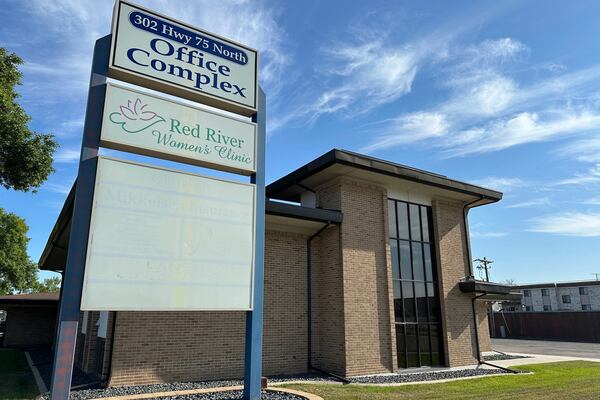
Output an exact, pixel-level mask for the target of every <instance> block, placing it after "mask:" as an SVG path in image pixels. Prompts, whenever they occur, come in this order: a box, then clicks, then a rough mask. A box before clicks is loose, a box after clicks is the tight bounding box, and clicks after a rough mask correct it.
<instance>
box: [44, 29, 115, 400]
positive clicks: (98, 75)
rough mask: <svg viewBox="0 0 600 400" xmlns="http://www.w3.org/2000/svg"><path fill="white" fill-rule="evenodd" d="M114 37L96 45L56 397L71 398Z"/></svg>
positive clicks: (66, 277)
mask: <svg viewBox="0 0 600 400" xmlns="http://www.w3.org/2000/svg"><path fill="white" fill-rule="evenodd" d="M110 39H111V36H110V35H107V36H104V37H103V38H101V39H98V40H97V41H96V45H95V46H94V58H93V61H92V72H91V75H90V87H89V92H88V100H87V107H86V112H85V123H84V127H83V140H82V143H81V157H80V159H79V171H78V173H77V187H76V192H75V204H74V208H73V217H72V223H71V235H70V237H69V252H68V255H67V265H66V267H65V273H64V282H63V284H62V296H61V299H60V314H59V322H58V333H57V336H56V341H55V350H54V365H53V369H52V386H51V398H52V400H67V399H68V398H69V392H70V391H71V376H72V373H73V357H74V353H75V344H76V340H77V325H78V324H79V313H80V309H79V307H80V303H81V291H82V287H83V275H84V270H85V258H86V253H87V244H88V235H89V228H90V217H91V213H92V200H93V195H94V184H95V180H96V166H97V162H98V147H99V144H100V127H101V125H102V110H103V108H104V95H105V92H106V75H107V71H108V58H109V53H110Z"/></svg>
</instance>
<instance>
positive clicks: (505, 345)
mask: <svg viewBox="0 0 600 400" xmlns="http://www.w3.org/2000/svg"><path fill="white" fill-rule="evenodd" d="M492 348H493V349H494V350H496V351H501V352H504V353H526V354H546V355H553V356H566V357H583V358H597V359H600V343H575V342H553V341H546V340H517V339H492Z"/></svg>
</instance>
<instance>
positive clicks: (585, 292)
mask: <svg viewBox="0 0 600 400" xmlns="http://www.w3.org/2000/svg"><path fill="white" fill-rule="evenodd" d="M589 293H590V292H589V291H588V288H587V287H585V286H582V287H580V288H579V295H580V296H586V295H588V294H589Z"/></svg>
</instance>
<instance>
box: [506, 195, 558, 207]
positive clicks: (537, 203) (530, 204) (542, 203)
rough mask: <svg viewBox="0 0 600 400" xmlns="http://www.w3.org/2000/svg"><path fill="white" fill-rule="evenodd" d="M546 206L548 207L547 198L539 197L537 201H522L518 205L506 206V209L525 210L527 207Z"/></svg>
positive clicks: (548, 201) (548, 200)
mask: <svg viewBox="0 0 600 400" xmlns="http://www.w3.org/2000/svg"><path fill="white" fill-rule="evenodd" d="M547 205H550V199H549V198H547V197H541V198H539V199H531V200H526V201H522V202H519V203H513V204H510V205H508V206H506V208H527V207H536V206H547Z"/></svg>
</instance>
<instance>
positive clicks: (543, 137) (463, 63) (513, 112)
mask: <svg viewBox="0 0 600 400" xmlns="http://www.w3.org/2000/svg"><path fill="white" fill-rule="evenodd" d="M527 52H528V48H527V47H526V46H525V45H523V44H522V43H520V42H518V41H516V40H514V39H511V38H503V39H498V40H495V41H484V42H482V43H480V44H479V45H476V46H468V47H466V48H465V49H462V50H461V49H459V50H454V53H453V55H452V56H451V57H450V58H449V60H450V65H449V66H447V67H445V68H442V72H443V74H442V77H441V78H440V80H442V83H443V85H445V86H448V87H449V88H450V89H451V92H450V96H449V97H448V99H447V100H446V101H443V102H442V103H440V104H438V105H437V106H435V107H433V108H430V109H425V110H419V111H416V112H411V113H407V114H401V115H400V116H398V117H397V118H395V119H392V120H396V121H401V120H402V119H403V118H404V117H406V116H409V115H411V114H428V115H437V116H440V118H441V119H443V120H444V121H445V123H446V126H445V133H444V134H443V135H428V134H427V133H426V132H424V133H423V134H422V135H413V137H414V138H415V139H416V140H415V141H422V142H428V143H430V144H432V145H433V146H434V147H437V148H439V149H440V151H441V153H442V154H443V155H445V156H447V157H454V156H462V155H467V154H473V153H484V152H492V151H498V150H503V149H506V148H509V147H513V146H518V145H522V144H526V143H534V142H541V141H548V140H556V139H561V138H564V137H568V136H572V135H580V134H590V133H593V132H595V131H596V130H598V129H599V128H600V111H599V110H598V107H597V104H596V103H597V98H598V95H597V94H598V93H600V85H599V84H598V82H600V79H599V78H600V66H594V67H590V68H587V69H582V70H579V71H575V72H571V73H563V74H561V75H558V76H556V75H553V76H552V77H550V78H547V79H541V80H539V81H538V82H535V83H533V84H530V85H528V86H522V85H519V84H518V83H517V82H516V81H515V80H514V79H512V78H511V77H509V76H507V75H506V73H505V71H504V70H506V69H507V67H506V65H507V64H508V62H509V61H512V60H514V59H517V58H518V57H519V56H520V55H522V54H525V53H527ZM572 99H573V100H572ZM386 121H390V120H389V119H388V120H386ZM401 128H402V125H399V126H394V125H392V127H391V128H390V129H389V130H387V131H385V132H383V133H380V134H379V135H378V136H377V137H375V138H374V139H373V140H372V141H371V142H370V143H369V144H367V146H365V149H368V150H378V149H383V148H388V147H392V146H396V145H398V144H401V143H406V141H405V139H404V138H403V137H404V136H405V133H404V132H403V131H402V129H401ZM396 136H397V137H398V138H396V139H395V138H394V137H396ZM586 144H589V143H586ZM582 146H585V145H582ZM596 148H597V149H599V150H600V142H598V143H596ZM571 151H572V152H576V151H580V155H579V157H581V158H582V159H584V158H585V159H587V160H590V159H596V158H598V157H600V156H598V154H600V152H594V151H593V150H584V149H583V148H581V149H577V148H573V149H572V150H571Z"/></svg>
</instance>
